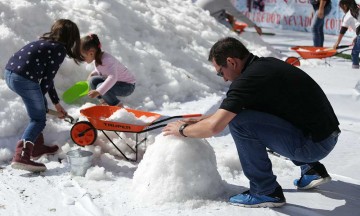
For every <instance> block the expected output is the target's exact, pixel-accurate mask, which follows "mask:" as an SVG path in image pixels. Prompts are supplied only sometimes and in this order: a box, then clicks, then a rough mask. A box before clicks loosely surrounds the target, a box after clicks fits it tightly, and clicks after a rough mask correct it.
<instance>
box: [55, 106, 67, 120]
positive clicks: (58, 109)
mask: <svg viewBox="0 0 360 216" xmlns="http://www.w3.org/2000/svg"><path fill="white" fill-rule="evenodd" d="M55 109H56V111H58V113H60V114H61V115H59V116H58V117H59V118H61V119H63V118H65V116H67V112H66V110H65V109H64V108H63V107H62V106H61V104H60V103H57V104H55Z"/></svg>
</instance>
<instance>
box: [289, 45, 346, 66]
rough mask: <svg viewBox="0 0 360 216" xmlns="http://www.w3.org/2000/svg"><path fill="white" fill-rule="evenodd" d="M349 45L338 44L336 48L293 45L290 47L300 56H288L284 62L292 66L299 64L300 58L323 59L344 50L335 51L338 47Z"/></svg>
mask: <svg viewBox="0 0 360 216" xmlns="http://www.w3.org/2000/svg"><path fill="white" fill-rule="evenodd" d="M350 46H351V45H342V46H338V47H337V48H336V49H333V48H328V47H314V46H295V47H291V50H294V51H295V52H297V53H298V54H299V55H300V57H293V56H291V57H288V58H287V59H286V60H285V62H287V63H289V64H291V65H294V66H300V59H315V58H318V59H323V58H328V57H332V56H334V55H336V54H339V53H341V52H344V51H346V50H343V51H341V52H337V50H338V49H343V48H347V47H350Z"/></svg>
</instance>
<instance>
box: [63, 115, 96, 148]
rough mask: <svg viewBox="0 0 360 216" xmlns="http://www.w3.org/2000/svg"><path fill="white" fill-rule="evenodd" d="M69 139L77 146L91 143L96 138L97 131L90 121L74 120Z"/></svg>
mask: <svg viewBox="0 0 360 216" xmlns="http://www.w3.org/2000/svg"><path fill="white" fill-rule="evenodd" d="M70 136H71V139H72V140H73V141H74V143H76V144H77V145H79V146H87V145H92V144H93V143H94V142H95V140H96V138H97V131H96V129H95V128H94V127H93V126H92V125H91V123H90V122H87V121H81V122H76V123H75V124H74V125H73V127H72V128H71V131H70Z"/></svg>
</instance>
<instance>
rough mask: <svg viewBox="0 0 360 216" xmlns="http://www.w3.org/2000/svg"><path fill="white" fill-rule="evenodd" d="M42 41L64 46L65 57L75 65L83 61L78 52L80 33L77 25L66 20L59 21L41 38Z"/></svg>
mask: <svg viewBox="0 0 360 216" xmlns="http://www.w3.org/2000/svg"><path fill="white" fill-rule="evenodd" d="M40 38H41V39H44V40H50V41H58V42H60V43H62V44H64V45H65V48H66V52H67V55H68V56H69V57H70V58H73V59H74V61H75V63H76V64H79V62H82V61H83V58H82V56H81V52H80V33H79V29H78V27H77V25H76V24H75V23H74V22H72V21H71V20H68V19H59V20H57V21H56V22H55V23H54V24H53V25H52V26H51V30H50V32H47V33H44V34H43V35H42V36H41V37H40Z"/></svg>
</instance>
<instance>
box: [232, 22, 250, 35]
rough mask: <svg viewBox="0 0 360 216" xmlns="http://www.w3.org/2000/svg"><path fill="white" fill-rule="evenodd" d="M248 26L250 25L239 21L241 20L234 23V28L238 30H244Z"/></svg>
mask: <svg viewBox="0 0 360 216" xmlns="http://www.w3.org/2000/svg"><path fill="white" fill-rule="evenodd" d="M246 27H248V25H247V24H246V23H243V22H239V21H235V22H234V25H233V29H234V31H236V32H243V31H244V29H245V28H246Z"/></svg>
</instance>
